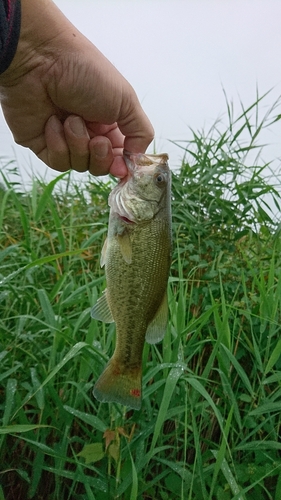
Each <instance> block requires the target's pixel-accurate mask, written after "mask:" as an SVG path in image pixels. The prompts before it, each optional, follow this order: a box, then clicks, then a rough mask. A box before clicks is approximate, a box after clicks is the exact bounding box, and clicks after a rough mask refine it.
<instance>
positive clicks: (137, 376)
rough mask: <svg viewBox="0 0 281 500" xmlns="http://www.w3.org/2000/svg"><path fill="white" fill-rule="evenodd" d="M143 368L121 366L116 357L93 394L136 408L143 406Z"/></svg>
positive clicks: (103, 373) (108, 364)
mask: <svg viewBox="0 0 281 500" xmlns="http://www.w3.org/2000/svg"><path fill="white" fill-rule="evenodd" d="M141 379H142V368H141V366H140V367H139V368H134V369H128V368H125V367H119V366H118V363H116V361H115V360H114V357H113V358H111V359H110V360H109V362H108V363H107V365H106V367H105V369H104V371H103V372H102V374H101V376H100V377H99V379H98V380H97V382H96V384H95V387H94V390H93V394H94V396H95V397H96V398H97V399H98V401H101V402H102V403H104V402H115V403H121V404H122V405H124V406H129V407H130V408H134V409H135V410H140V408H141Z"/></svg>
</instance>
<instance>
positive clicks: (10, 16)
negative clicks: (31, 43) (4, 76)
mask: <svg viewBox="0 0 281 500" xmlns="http://www.w3.org/2000/svg"><path fill="white" fill-rule="evenodd" d="M20 20H21V5H20V0H0V74H1V73H4V71H6V69H7V68H8V67H9V66H10V64H11V62H12V59H13V57H14V55H15V52H16V49H17V44H18V39H19V34H20Z"/></svg>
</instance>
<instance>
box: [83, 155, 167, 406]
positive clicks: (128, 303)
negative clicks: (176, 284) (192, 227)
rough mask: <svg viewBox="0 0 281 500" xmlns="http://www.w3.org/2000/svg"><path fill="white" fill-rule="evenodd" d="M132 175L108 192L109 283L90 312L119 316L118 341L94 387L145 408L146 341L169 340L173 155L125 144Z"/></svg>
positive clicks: (105, 262) (104, 262)
mask: <svg viewBox="0 0 281 500" xmlns="http://www.w3.org/2000/svg"><path fill="white" fill-rule="evenodd" d="M124 159H125V162H126V165H127V167H128V175H127V176H126V177H125V178H124V179H122V180H120V181H119V183H118V184H117V186H116V187H115V188H114V189H113V190H112V192H111V193H110V195H109V201H108V204H109V206H110V215H109V225H108V236H107V239H106V241H105V244H104V247H103V250H102V255H101V266H105V275H106V282H107V288H106V290H105V292H104V293H103V295H102V296H101V297H100V298H99V300H98V301H97V303H96V305H95V306H94V307H93V309H92V312H91V316H92V318H95V319H98V320H100V321H104V322H108V323H110V322H113V321H115V323H116V347H115V351H114V354H113V356H112V358H111V359H110V360H109V362H108V364H107V365H106V367H105V369H104V371H103V373H102V374H101V376H100V377H99V379H98V381H97V382H96V384H95V387H94V391H93V393H94V396H95V397H96V398H97V399H98V400H99V401H103V402H105V401H108V402H109V401H114V402H118V403H122V404H123V405H125V406H129V407H131V408H135V409H140V407H141V386H142V352H143V346H144V341H145V340H146V341H147V342H149V343H151V344H153V343H156V342H159V341H160V340H162V339H163V337H164V334H165V331H166V326H167V320H168V301H167V281H168V276H169V269H170V264H171V249H172V238H171V175H170V169H169V166H168V155H166V154H161V155H144V154H131V153H128V152H126V151H124Z"/></svg>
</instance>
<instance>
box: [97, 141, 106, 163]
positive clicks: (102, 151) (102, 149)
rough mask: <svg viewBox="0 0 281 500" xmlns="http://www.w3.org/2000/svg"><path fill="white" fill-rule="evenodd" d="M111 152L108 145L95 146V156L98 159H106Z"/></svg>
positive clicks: (102, 143)
mask: <svg viewBox="0 0 281 500" xmlns="http://www.w3.org/2000/svg"><path fill="white" fill-rule="evenodd" d="M108 152H109V147H108V144H107V143H104V142H101V143H100V144H95V149H94V154H95V157H96V158H98V159H101V160H102V159H103V158H106V157H107V155H108Z"/></svg>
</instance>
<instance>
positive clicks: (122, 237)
mask: <svg viewBox="0 0 281 500" xmlns="http://www.w3.org/2000/svg"><path fill="white" fill-rule="evenodd" d="M117 241H118V245H119V247H120V252H121V254H122V257H123V259H124V261H125V262H127V264H131V263H132V242H131V239H130V235H129V233H128V232H127V231H124V232H123V233H122V234H118V235H117Z"/></svg>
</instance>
